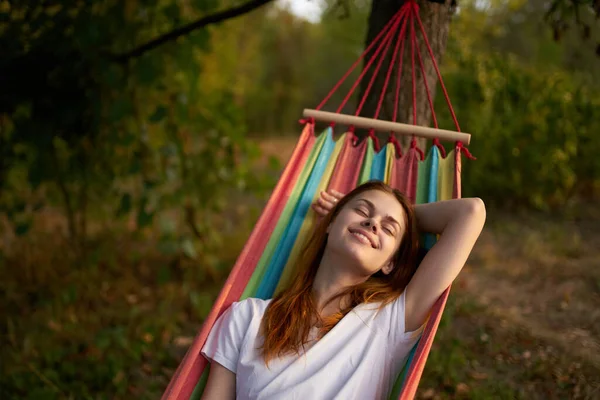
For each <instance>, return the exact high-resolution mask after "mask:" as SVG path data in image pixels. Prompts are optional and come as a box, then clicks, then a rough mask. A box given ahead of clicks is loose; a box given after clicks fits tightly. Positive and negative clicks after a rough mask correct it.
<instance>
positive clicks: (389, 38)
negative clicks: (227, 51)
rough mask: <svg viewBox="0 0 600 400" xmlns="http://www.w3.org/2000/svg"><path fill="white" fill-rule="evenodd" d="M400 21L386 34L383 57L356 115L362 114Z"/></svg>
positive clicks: (380, 58)
mask: <svg viewBox="0 0 600 400" xmlns="http://www.w3.org/2000/svg"><path fill="white" fill-rule="evenodd" d="M399 23H400V19H398V21H397V22H396V23H395V24H394V26H393V27H392V29H391V30H390V32H389V34H388V36H386V38H385V41H386V43H385V48H384V49H383V53H382V54H381V57H379V62H378V63H377V66H376V67H375V71H373V74H372V75H371V80H370V81H369V84H368V85H367V89H366V90H365V93H363V97H362V99H361V101H360V104H359V105H358V107H357V108H356V112H355V113H354V115H359V114H360V112H361V110H362V108H363V106H364V105H365V102H366V101H367V97H368V96H369V93H370V92H371V88H372V87H373V83H374V82H375V78H377V74H378V73H379V70H380V69H381V65H382V64H383V60H384V59H385V55H386V54H387V52H388V50H389V48H390V45H391V44H392V38H393V37H394V34H395V33H396V30H397V29H398V25H399ZM375 118H377V117H375Z"/></svg>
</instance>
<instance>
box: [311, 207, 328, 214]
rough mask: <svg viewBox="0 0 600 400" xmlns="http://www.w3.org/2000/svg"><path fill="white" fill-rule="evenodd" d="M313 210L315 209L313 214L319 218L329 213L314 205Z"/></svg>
mask: <svg viewBox="0 0 600 400" xmlns="http://www.w3.org/2000/svg"><path fill="white" fill-rule="evenodd" d="M313 208H314V209H315V212H316V213H317V214H319V215H321V216H325V215H327V213H328V212H329V211H327V210H326V209H324V208H323V207H321V206H318V205H315V206H314V207H313Z"/></svg>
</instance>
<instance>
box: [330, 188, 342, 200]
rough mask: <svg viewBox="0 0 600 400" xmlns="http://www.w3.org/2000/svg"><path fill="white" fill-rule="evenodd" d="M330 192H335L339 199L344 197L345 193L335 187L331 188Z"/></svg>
mask: <svg viewBox="0 0 600 400" xmlns="http://www.w3.org/2000/svg"><path fill="white" fill-rule="evenodd" d="M329 192H330V193H331V194H333V195H334V196H335V197H337V198H338V199H341V198H342V197H344V193H341V192H338V191H337V190H335V189H331V190H330V191H329Z"/></svg>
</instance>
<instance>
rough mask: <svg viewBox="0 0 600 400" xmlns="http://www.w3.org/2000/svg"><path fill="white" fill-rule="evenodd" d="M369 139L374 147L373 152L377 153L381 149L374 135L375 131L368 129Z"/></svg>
mask: <svg viewBox="0 0 600 400" xmlns="http://www.w3.org/2000/svg"><path fill="white" fill-rule="evenodd" d="M369 137H370V138H371V139H372V140H373V146H374V147H375V151H376V152H378V151H379V150H380V149H381V147H380V146H379V139H378V138H377V136H376V135H375V129H373V128H371V129H369Z"/></svg>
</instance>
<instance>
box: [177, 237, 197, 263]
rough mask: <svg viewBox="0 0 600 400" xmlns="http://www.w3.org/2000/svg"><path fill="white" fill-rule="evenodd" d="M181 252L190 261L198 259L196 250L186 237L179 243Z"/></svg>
mask: <svg viewBox="0 0 600 400" xmlns="http://www.w3.org/2000/svg"><path fill="white" fill-rule="evenodd" d="M181 250H183V254H185V255H186V256H188V257H189V258H191V259H196V257H198V253H197V252H196V248H195V247H194V243H193V242H192V240H191V239H190V238H189V237H186V238H184V239H183V240H182V242H181Z"/></svg>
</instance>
